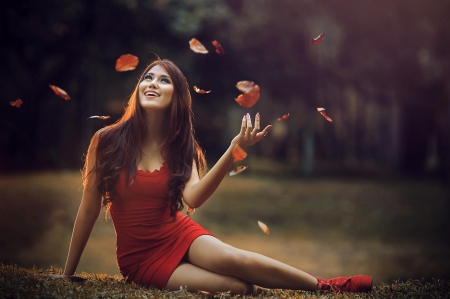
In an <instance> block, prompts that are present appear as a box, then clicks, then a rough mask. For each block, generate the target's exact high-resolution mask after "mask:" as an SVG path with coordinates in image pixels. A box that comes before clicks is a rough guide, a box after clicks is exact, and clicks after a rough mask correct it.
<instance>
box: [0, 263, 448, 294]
mask: <svg viewBox="0 0 450 299" xmlns="http://www.w3.org/2000/svg"><path fill="white" fill-rule="evenodd" d="M49 273H62V269H55V268H50V269H47V270H42V269H36V268H33V269H26V268H21V267H18V266H13V265H3V264H0V297H1V298H6V299H8V298H67V299H69V298H145V299H150V298H170V299H172V298H211V297H210V296H206V295H204V294H202V293H200V292H197V293H190V292H188V291H187V290H186V289H182V290H180V291H175V292H168V291H164V290H163V291H161V290H158V289H155V288H144V287H142V286H139V285H136V284H129V283H126V282H124V280H123V279H122V277H120V276H111V275H106V274H95V273H85V272H84V273H81V275H80V276H81V277H83V278H86V279H87V280H86V281H85V282H83V283H79V282H71V281H69V280H63V279H58V280H53V279H50V278H48V277H45V276H41V275H43V274H44V275H45V274H49ZM449 295H450V281H449V280H433V281H425V280H412V279H410V280H408V281H406V282H399V281H395V282H393V283H391V284H380V285H377V286H374V289H373V290H372V292H370V293H362V294H354V293H336V292H331V293H320V292H305V291H289V290H279V289H276V290H269V291H265V292H263V293H261V294H259V295H254V296H251V295H246V296H239V295H231V294H229V293H219V294H217V295H216V296H214V298H298V299H300V298H301V299H309V298H311V299H312V298H321V299H326V298H348V299H352V298H359V299H365V298H415V299H416V298H427V299H428V298H448V296H449Z"/></svg>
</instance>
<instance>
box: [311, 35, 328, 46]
mask: <svg viewBox="0 0 450 299" xmlns="http://www.w3.org/2000/svg"><path fill="white" fill-rule="evenodd" d="M324 36H325V32H324V33H321V34H319V36H318V37H316V38H312V39H311V41H310V42H311V44H312V45H318V44H320V43H321V42H322V41H323V37H324Z"/></svg>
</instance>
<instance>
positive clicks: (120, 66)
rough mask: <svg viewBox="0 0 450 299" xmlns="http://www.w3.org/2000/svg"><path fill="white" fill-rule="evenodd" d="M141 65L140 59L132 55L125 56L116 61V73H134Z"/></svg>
mask: <svg viewBox="0 0 450 299" xmlns="http://www.w3.org/2000/svg"><path fill="white" fill-rule="evenodd" d="M138 63H139V58H137V57H136V56H134V55H131V54H124V55H122V56H120V57H119V58H118V59H117V61H116V71H118V72H126V71H132V70H134V69H135V68H136V66H137V65H138Z"/></svg>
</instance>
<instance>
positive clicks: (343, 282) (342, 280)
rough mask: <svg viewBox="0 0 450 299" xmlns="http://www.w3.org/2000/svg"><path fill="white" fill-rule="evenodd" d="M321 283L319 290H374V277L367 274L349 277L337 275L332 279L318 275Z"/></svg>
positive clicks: (356, 291) (360, 291)
mask: <svg viewBox="0 0 450 299" xmlns="http://www.w3.org/2000/svg"><path fill="white" fill-rule="evenodd" d="M316 278H317V280H318V281H319V283H318V284H317V290H319V291H325V292H326V291H336V292H353V293H362V292H370V291H371V290H372V285H373V278H372V277H371V276H367V275H356V276H349V277H337V278H332V279H323V278H320V277H316Z"/></svg>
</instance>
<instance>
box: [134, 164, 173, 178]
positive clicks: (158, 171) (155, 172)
mask: <svg viewBox="0 0 450 299" xmlns="http://www.w3.org/2000/svg"><path fill="white" fill-rule="evenodd" d="M166 168H167V164H166V162H163V163H162V165H161V166H160V167H159V169H155V170H153V171H150V170H142V169H137V166H136V174H137V175H144V176H154V175H160V174H161V173H163V172H164V170H166Z"/></svg>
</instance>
